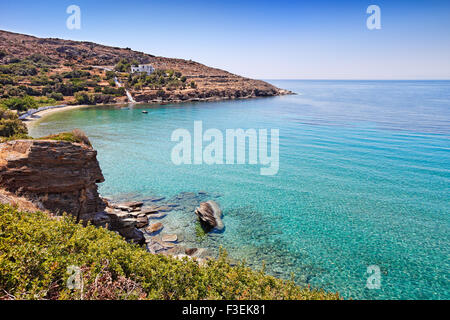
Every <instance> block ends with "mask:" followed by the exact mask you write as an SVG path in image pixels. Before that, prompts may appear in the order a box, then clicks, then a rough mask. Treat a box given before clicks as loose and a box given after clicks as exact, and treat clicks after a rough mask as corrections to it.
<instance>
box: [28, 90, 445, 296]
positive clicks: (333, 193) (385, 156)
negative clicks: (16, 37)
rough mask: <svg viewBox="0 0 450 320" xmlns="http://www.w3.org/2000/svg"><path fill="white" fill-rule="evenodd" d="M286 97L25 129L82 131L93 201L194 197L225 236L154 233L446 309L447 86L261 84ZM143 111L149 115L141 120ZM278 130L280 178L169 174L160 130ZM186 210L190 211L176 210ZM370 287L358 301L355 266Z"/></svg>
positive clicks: (185, 216) (177, 218)
mask: <svg viewBox="0 0 450 320" xmlns="http://www.w3.org/2000/svg"><path fill="white" fill-rule="evenodd" d="M271 82H272V83H274V84H275V85H277V86H279V87H282V88H285V89H290V90H293V91H295V92H297V93H299V95H296V96H284V97H274V98H264V99H254V100H242V101H226V102H212V103H189V104H183V105H165V106H148V105H147V106H136V107H134V108H130V109H127V110H124V109H120V108H117V107H113V106H110V107H93V108H88V109H77V110H70V111H64V112H60V113H55V114H53V115H50V116H48V117H45V118H43V119H42V120H41V122H40V125H39V126H36V127H34V128H33V129H32V130H31V134H32V135H33V136H43V135H47V134H49V133H55V132H59V131H62V130H69V129H73V128H81V129H82V130H84V131H85V132H86V133H87V134H88V136H89V138H90V139H91V141H92V143H93V145H94V147H95V148H96V149H97V150H98V159H99V161H100V165H101V167H102V170H103V173H104V176H105V178H106V182H104V183H103V184H102V185H101V187H100V192H101V194H102V195H103V196H107V197H112V198H115V199H120V198H133V197H135V198H141V199H145V198H146V197H150V196H154V195H159V196H165V197H166V198H167V199H168V200H169V201H171V200H170V198H172V197H174V196H176V195H177V194H179V193H180V192H198V191H200V190H205V191H207V192H208V196H205V198H207V199H210V198H213V199H216V200H217V201H218V202H219V203H220V205H221V207H222V208H223V211H224V219H223V220H224V223H225V226H226V229H225V231H224V232H223V233H215V234H211V235H208V236H206V237H200V236H198V235H197V234H196V227H195V223H194V221H195V215H194V214H193V213H192V212H191V211H189V210H190V209H192V208H191V206H190V205H189V204H188V205H186V209H188V211H189V212H187V211H183V210H179V211H176V212H172V213H169V214H168V215H167V217H166V218H165V221H166V224H167V228H166V229H167V230H165V232H179V233H183V234H184V237H185V241H186V242H187V243H188V244H190V245H196V246H199V247H207V248H210V249H211V250H213V251H214V250H216V249H217V248H218V247H219V246H223V247H224V248H226V249H227V250H228V251H229V253H230V254H231V256H233V257H234V258H245V259H246V260H247V262H248V263H249V264H251V265H252V266H253V267H255V268H260V267H261V264H262V261H263V260H264V261H265V264H266V270H267V271H268V272H269V273H272V274H274V275H277V276H281V277H285V278H289V277H290V275H291V274H293V275H294V278H295V280H296V281H297V282H298V283H300V284H306V283H308V284H311V285H312V286H314V287H321V288H324V289H326V290H332V291H339V292H340V293H341V294H342V295H343V296H344V297H346V298H354V299H357V298H364V299H398V298H402V299H449V298H450V293H449V292H450V290H449V289H450V285H449V278H450V275H449V266H450V261H449V242H450V241H449V240H450V239H449V235H450V233H449V230H450V214H449V213H450V203H449V198H450V140H449V138H450V82H449V81H404V82H402V81H271ZM142 109H145V110H148V112H149V113H148V114H142V112H141V111H142ZM195 120H202V121H203V127H204V130H206V129H208V128H217V129H220V130H222V131H223V132H225V129H227V128H230V129H234V128H243V129H248V128H255V129H259V128H267V129H271V128H277V129H279V130H280V168H279V172H278V174H277V175H275V176H261V175H260V174H259V169H260V166H259V165H212V166H208V165H181V166H175V165H174V164H173V163H172V162H171V150H172V148H173V147H174V146H175V144H176V143H175V142H171V140H170V137H171V134H172V132H173V130H175V129H177V128H186V129H189V130H190V131H191V132H192V131H193V122H194V121H195ZM187 202H189V201H187ZM370 265H377V266H379V267H380V269H381V288H380V289H372V290H370V289H367V288H366V280H367V278H368V276H369V274H367V273H366V271H367V267H368V266H370Z"/></svg>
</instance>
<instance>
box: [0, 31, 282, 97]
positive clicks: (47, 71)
mask: <svg viewBox="0 0 450 320" xmlns="http://www.w3.org/2000/svg"><path fill="white" fill-rule="evenodd" d="M131 64H151V65H152V66H153V67H154V68H155V69H156V71H157V72H156V73H155V74H154V75H152V76H147V77H146V76H145V75H140V76H137V75H130V65H131ZM95 66H102V67H105V68H108V69H111V70H113V69H115V70H116V71H117V72H116V75H117V76H118V78H119V80H120V81H121V82H122V83H123V84H124V86H125V87H126V88H127V89H129V91H130V92H131V93H132V95H133V96H134V97H135V99H136V100H137V101H140V102H182V101H199V100H203V101H207V100H224V99H236V98H252V97H260V96H275V95H282V94H289V93H290V92H288V91H286V90H282V89H279V88H276V87H275V86H272V85H270V84H268V83H266V82H264V81H260V80H252V79H248V78H244V77H240V76H238V75H234V74H231V73H229V72H226V71H223V70H220V69H216V68H210V67H207V66H205V65H203V64H200V63H198V62H195V61H191V60H183V59H174V58H164V57H156V56H153V55H150V54H146V53H143V52H137V51H133V50H131V49H129V48H117V47H108V46H104V45H100V44H95V43H92V42H78V41H71V40H62V39H54V38H46V39H43V38H37V37H33V36H28V35H22V34H17V33H12V32H7V31H1V30H0V94H1V97H2V98H10V97H14V96H24V95H30V96H36V97H47V98H52V99H55V100H59V101H64V102H65V103H92V104H94V103H111V102H124V101H126V100H127V99H126V96H125V93H124V91H123V89H121V88H117V87H116V85H115V84H114V81H113V78H114V75H113V74H111V73H108V72H106V71H105V70H104V69H102V68H95ZM93 67H94V68H93ZM68 86H69V88H67V87H68ZM19 87H21V89H19ZM61 87H62V88H61ZM77 92H78V93H84V95H83V94H79V95H78V98H77V97H76V96H75V94H76V93H77ZM61 94H62V97H61ZM89 94H91V96H90V97H89V96H87V95H89ZM95 94H97V96H94V95H95ZM100 94H103V96H100ZM39 103H41V104H45V101H40V102H39ZM47 104H51V103H47Z"/></svg>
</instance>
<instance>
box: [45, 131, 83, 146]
mask: <svg viewBox="0 0 450 320" xmlns="http://www.w3.org/2000/svg"><path fill="white" fill-rule="evenodd" d="M38 140H56V141H68V142H76V143H83V144H85V145H87V146H92V145H91V142H90V141H89V138H88V137H87V135H86V134H85V133H84V132H83V131H82V130H80V129H74V130H72V131H71V132H61V133H58V134H52V135H49V136H46V137H42V138H39V139H38Z"/></svg>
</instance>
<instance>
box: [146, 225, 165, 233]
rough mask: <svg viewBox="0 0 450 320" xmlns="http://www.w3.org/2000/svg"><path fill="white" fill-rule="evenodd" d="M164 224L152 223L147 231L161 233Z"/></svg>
mask: <svg viewBox="0 0 450 320" xmlns="http://www.w3.org/2000/svg"><path fill="white" fill-rule="evenodd" d="M163 227H164V226H163V224H162V223H161V222H156V223H152V224H151V225H150V226H148V227H147V228H146V229H145V231H147V232H148V233H154V232H157V231H160V230H161V229H162V228H163Z"/></svg>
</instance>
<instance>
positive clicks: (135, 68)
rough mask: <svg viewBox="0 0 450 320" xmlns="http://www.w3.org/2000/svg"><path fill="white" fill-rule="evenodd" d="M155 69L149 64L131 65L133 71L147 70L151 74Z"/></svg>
mask: <svg viewBox="0 0 450 320" xmlns="http://www.w3.org/2000/svg"><path fill="white" fill-rule="evenodd" d="M154 71H155V69H154V68H153V67H152V66H151V65H149V64H140V65H138V66H131V73H136V72H146V73H147V74H148V75H151V74H152V73H153V72H154Z"/></svg>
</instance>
